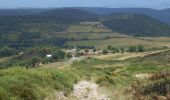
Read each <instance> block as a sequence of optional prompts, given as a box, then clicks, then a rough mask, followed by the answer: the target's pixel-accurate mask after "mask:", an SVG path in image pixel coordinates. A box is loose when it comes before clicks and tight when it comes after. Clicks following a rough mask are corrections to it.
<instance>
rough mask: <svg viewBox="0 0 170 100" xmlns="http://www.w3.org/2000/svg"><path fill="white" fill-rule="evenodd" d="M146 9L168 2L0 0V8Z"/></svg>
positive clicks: (164, 4)
mask: <svg viewBox="0 0 170 100" xmlns="http://www.w3.org/2000/svg"><path fill="white" fill-rule="evenodd" d="M49 7H110V8H121V7H124V8H125V7H128V8H129V7H146V8H155V9H163V8H170V0H0V8H49Z"/></svg>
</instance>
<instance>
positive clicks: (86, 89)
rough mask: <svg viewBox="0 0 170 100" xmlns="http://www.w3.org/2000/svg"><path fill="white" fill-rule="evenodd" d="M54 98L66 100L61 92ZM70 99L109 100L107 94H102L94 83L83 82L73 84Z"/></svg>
mask: <svg viewBox="0 0 170 100" xmlns="http://www.w3.org/2000/svg"><path fill="white" fill-rule="evenodd" d="M56 96H57V100H68V98H66V97H64V95H63V94H62V93H61V92H60V93H59V94H57V95H56ZM71 97H73V98H75V99H73V100H110V98H109V97H108V96H107V94H105V93H103V91H102V90H101V89H100V88H99V86H98V85H97V84H96V83H93V82H89V81H85V80H84V81H80V82H79V83H77V84H74V88H73V93H72V94H71ZM70 99H71V98H70ZM71 100H72V99H71Z"/></svg>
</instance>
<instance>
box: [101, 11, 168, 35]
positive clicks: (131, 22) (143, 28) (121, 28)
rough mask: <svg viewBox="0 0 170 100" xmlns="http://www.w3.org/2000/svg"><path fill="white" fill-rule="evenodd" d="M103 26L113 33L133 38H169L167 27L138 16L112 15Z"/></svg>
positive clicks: (148, 18)
mask: <svg viewBox="0 0 170 100" xmlns="http://www.w3.org/2000/svg"><path fill="white" fill-rule="evenodd" d="M104 25H106V26H108V27H110V28H111V29H112V30H113V31H115V32H120V33H123V34H129V35H133V36H163V35H164V36H169V33H170V29H169V26H168V25H166V24H164V23H162V22H159V21H157V20H154V19H152V18H150V17H147V16H143V15H139V14H113V15H110V19H108V20H106V21H104Z"/></svg>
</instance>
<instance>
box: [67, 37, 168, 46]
mask: <svg viewBox="0 0 170 100" xmlns="http://www.w3.org/2000/svg"><path fill="white" fill-rule="evenodd" d="M67 44H68V45H85V46H89V45H90V46H96V47H97V48H99V49H100V48H106V47H107V46H108V45H111V46H113V47H121V46H124V47H129V46H134V45H143V46H145V47H148V48H151V47H163V46H170V42H162V41H161V42H160V41H156V40H155V41H148V40H145V39H144V40H142V39H138V38H132V37H131V38H129V37H127V38H112V39H106V40H105V39H104V40H85V41H72V42H69V43H67Z"/></svg>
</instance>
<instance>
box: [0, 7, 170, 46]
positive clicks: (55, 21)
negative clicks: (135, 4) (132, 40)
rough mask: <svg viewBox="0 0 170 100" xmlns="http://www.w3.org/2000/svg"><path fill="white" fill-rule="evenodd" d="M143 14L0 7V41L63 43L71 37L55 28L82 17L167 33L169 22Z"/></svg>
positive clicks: (138, 32) (131, 31)
mask: <svg viewBox="0 0 170 100" xmlns="http://www.w3.org/2000/svg"><path fill="white" fill-rule="evenodd" d="M89 9H90V8H89ZM96 9H97V8H96ZM100 9H101V8H100ZM103 9H104V8H103ZM106 10H107V9H106ZM101 11H103V10H101ZM26 12H27V13H26ZM166 12H167V10H166ZM145 15H146V14H144V15H140V14H134V13H124V14H122V13H121V12H120V13H114V14H112V13H106V14H99V13H96V12H94V11H93V10H91V11H90V10H87V9H82V8H60V9H17V10H12V9H11V10H10V9H8V10H0V45H7V46H10V47H15V48H20V47H32V46H36V45H41V44H54V45H57V46H62V45H64V44H65V43H66V42H67V41H70V39H69V38H67V37H64V38H61V37H56V35H57V32H67V28H68V27H69V26H70V25H72V24H79V23H80V22H84V21H89V22H93V21H95V22H103V24H104V25H105V26H107V27H109V28H110V29H112V30H113V32H119V33H123V34H127V35H133V36H170V27H169V25H167V24H165V23H163V22H161V21H158V19H153V18H151V17H148V16H145ZM70 34H71V33H70Z"/></svg>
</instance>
